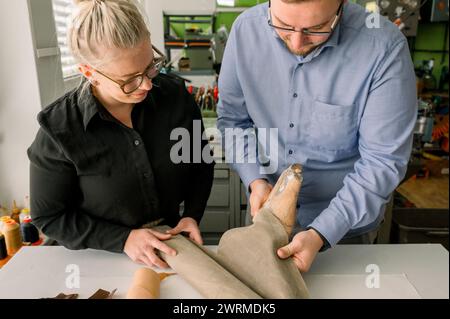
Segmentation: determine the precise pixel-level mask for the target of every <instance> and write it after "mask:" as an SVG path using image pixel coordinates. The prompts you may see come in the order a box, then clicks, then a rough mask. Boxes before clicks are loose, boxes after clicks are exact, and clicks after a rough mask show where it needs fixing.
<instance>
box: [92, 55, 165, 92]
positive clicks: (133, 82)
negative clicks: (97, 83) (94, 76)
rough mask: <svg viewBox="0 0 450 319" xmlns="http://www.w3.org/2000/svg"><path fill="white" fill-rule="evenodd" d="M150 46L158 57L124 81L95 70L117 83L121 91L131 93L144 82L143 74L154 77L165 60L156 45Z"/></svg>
mask: <svg viewBox="0 0 450 319" xmlns="http://www.w3.org/2000/svg"><path fill="white" fill-rule="evenodd" d="M152 48H153V51H155V52H156V53H157V54H158V57H156V58H154V59H153V62H152V64H150V65H149V66H148V67H147V68H146V69H145V71H144V72H142V73H139V74H136V75H134V76H133V77H131V78H129V79H128V80H126V81H121V82H119V81H116V80H114V79H111V78H110V77H109V76H107V75H106V74H104V73H102V72H100V71H98V70H96V72H97V73H99V74H101V75H103V76H104V77H105V78H107V79H109V80H111V81H113V82H114V83H116V84H117V85H119V87H120V88H121V90H122V91H123V93H125V94H131V93H133V92H134V91H136V90H137V89H139V88H140V87H141V85H142V82H144V77H145V76H146V77H148V78H149V79H150V80H152V79H154V78H155V77H156V76H157V75H158V74H159V72H160V71H161V69H162V67H163V66H164V64H165V62H166V57H165V56H164V54H162V53H161V51H159V50H158V49H157V48H156V47H154V46H152Z"/></svg>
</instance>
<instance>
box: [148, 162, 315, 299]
mask: <svg viewBox="0 0 450 319" xmlns="http://www.w3.org/2000/svg"><path fill="white" fill-rule="evenodd" d="M301 173H302V168H301V166H300V165H298V164H296V165H292V166H291V167H289V168H288V169H287V170H286V171H284V172H283V174H282V175H281V177H280V178H279V180H278V182H277V184H276V185H275V187H274V188H273V190H272V192H271V194H270V196H269V198H268V200H267V202H266V203H265V204H264V206H263V208H262V209H261V210H260V212H259V213H258V214H257V216H256V217H255V219H254V224H253V225H251V226H248V227H241V228H236V229H232V230H229V231H227V232H226V233H225V234H224V235H223V236H222V239H221V240H220V243H219V248H218V253H217V254H215V253H212V252H207V251H206V250H204V249H203V248H201V247H199V246H197V245H196V244H195V243H193V242H192V241H190V240H189V239H187V238H185V237H183V236H180V235H177V236H175V237H173V238H172V239H170V240H168V241H165V243H167V244H168V245H169V246H171V247H172V248H174V249H175V250H177V252H178V254H177V256H168V255H165V254H163V253H161V254H162V257H163V259H165V260H166V262H167V263H168V264H169V265H170V266H171V267H172V268H173V269H174V270H175V271H177V272H178V273H179V274H180V275H181V276H182V277H183V278H184V279H185V280H186V281H188V282H189V283H190V284H191V285H192V286H193V287H195V288H196V289H197V290H198V291H199V292H200V293H201V294H202V295H203V296H204V297H206V298H239V299H240V298H260V297H263V298H308V297H309V293H308V290H307V288H306V285H305V283H304V281H303V278H302V276H301V274H300V272H299V270H298V269H297V267H296V266H295V263H294V262H293V260H292V259H291V258H289V259H286V260H281V259H280V258H279V257H278V255H277V250H278V248H280V247H283V246H285V245H287V244H288V240H289V235H290V233H291V231H292V228H293V226H294V224H295V217H296V204H297V197H298V193H299V190H300V187H301V183H302V176H301ZM167 229H168V228H165V227H158V228H157V230H159V231H165V230H167Z"/></svg>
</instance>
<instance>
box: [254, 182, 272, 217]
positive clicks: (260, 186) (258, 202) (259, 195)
mask: <svg viewBox="0 0 450 319" xmlns="http://www.w3.org/2000/svg"><path fill="white" fill-rule="evenodd" d="M272 188H273V186H272V185H270V184H269V183H268V182H267V181H266V180H265V179H256V180H254V181H253V182H252V183H251V184H250V190H251V193H250V198H249V203H250V213H251V214H252V217H255V216H256V214H258V212H259V210H260V208H261V207H262V206H263V205H264V203H265V202H266V200H267V198H268V197H269V194H270V192H271V191H272Z"/></svg>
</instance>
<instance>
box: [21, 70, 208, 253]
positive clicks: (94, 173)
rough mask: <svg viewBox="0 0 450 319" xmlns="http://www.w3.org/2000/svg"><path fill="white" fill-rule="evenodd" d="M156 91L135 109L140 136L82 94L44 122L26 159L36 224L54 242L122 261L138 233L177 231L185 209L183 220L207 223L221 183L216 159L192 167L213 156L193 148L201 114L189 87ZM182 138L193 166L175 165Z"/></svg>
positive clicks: (164, 86) (174, 84)
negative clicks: (159, 224)
mask: <svg viewBox="0 0 450 319" xmlns="http://www.w3.org/2000/svg"><path fill="white" fill-rule="evenodd" d="M154 82H155V83H157V85H158V87H156V86H155V87H154V88H153V89H152V90H151V91H150V92H149V94H148V96H147V98H146V99H145V100H144V101H143V102H142V103H139V104H136V105H135V106H134V108H133V111H132V114H131V117H132V123H133V129H131V128H128V127H127V126H125V125H123V124H122V123H120V122H119V121H117V120H116V119H115V118H114V117H113V116H112V115H111V114H110V113H109V112H108V111H107V110H106V109H105V108H104V107H103V106H102V105H101V104H100V102H99V101H98V100H97V99H96V98H95V97H94V96H93V95H92V93H91V92H90V90H85V92H84V94H81V91H82V90H81V89H80V88H79V89H76V90H74V91H72V92H70V93H68V94H66V95H65V96H63V97H62V98H60V99H59V100H57V101H56V102H54V103H53V104H51V105H50V106H49V107H47V108H45V109H44V110H43V111H42V112H40V113H39V115H38V121H39V123H40V126H41V128H40V130H39V132H38V133H37V136H36V139H35V141H34V142H33V144H32V145H31V147H30V148H29V149H28V156H29V159H30V161H31V168H30V169H31V171H30V178H31V183H30V184H31V192H30V198H31V214H32V218H33V221H34V223H35V224H36V225H37V226H38V227H39V228H40V229H41V230H42V232H43V233H44V234H46V235H47V236H48V237H50V238H52V239H55V240H57V241H58V242H59V243H60V244H62V245H64V246H66V247H67V248H70V249H84V248H93V249H102V250H108V251H113V252H122V251H123V247H124V245H125V241H126V239H127V238H128V235H129V233H130V231H131V230H132V229H136V228H139V227H140V226H142V225H144V224H146V223H149V222H152V221H155V220H158V219H161V218H164V221H165V224H168V225H170V226H172V227H173V226H175V225H176V223H177V222H178V221H179V220H180V218H181V217H180V203H182V202H184V211H183V213H182V217H192V218H194V219H195V220H197V222H200V219H201V218H202V216H203V213H204V210H205V207H206V202H207V200H208V197H209V194H210V191H211V186H212V180H213V173H214V172H213V170H214V162H213V161H212V158H211V157H210V158H201V160H200V161H198V160H197V161H196V162H195V161H192V159H193V158H194V157H195V158H197V159H198V158H199V155H198V154H194V152H201V151H202V150H203V149H205V148H207V149H206V150H209V146H208V145H207V141H205V140H204V139H202V142H201V150H198V149H197V150H196V149H194V148H193V145H197V144H195V143H194V141H193V139H197V141H198V139H199V138H201V136H194V133H195V132H194V128H195V127H196V125H197V126H199V123H200V127H201V132H203V131H204V127H203V123H202V122H201V114H200V110H199V108H198V106H197V105H196V104H195V102H194V100H193V98H192V97H191V96H190V95H189V93H188V92H187V90H186V88H185V86H184V84H183V83H182V82H180V81H178V80H175V79H172V78H170V77H168V76H166V75H163V74H161V75H159V76H158V77H157V78H156V79H155V81H154ZM195 120H197V122H196V123H195ZM199 121H200V122H199ZM176 128H182V129H184V131H185V132H189V133H190V140H188V141H187V142H188V143H187V144H184V146H185V145H187V151H190V154H189V157H188V158H190V159H191V161H190V162H189V163H183V162H181V163H179V164H176V163H174V162H172V160H171V151H172V152H173V149H175V150H176V151H178V149H179V148H177V147H176V146H177V145H179V143H180V136H177V134H175V136H176V138H178V140H171V132H172V131H173V130H174V129H176ZM199 135H200V134H199ZM185 142H186V141H185ZM174 145H175V147H174V148H173V146H174ZM183 150H184V151H186V149H183ZM204 154H209V152H203V155H204ZM200 157H201V156H200Z"/></svg>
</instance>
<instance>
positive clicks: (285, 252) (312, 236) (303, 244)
mask: <svg viewBox="0 0 450 319" xmlns="http://www.w3.org/2000/svg"><path fill="white" fill-rule="evenodd" d="M323 244H324V243H323V240H322V238H321V237H320V235H319V234H318V233H317V232H316V231H315V230H314V229H309V230H307V231H302V232H299V233H298V234H297V235H295V236H294V238H293V239H292V241H291V242H290V243H289V244H287V245H286V246H284V247H281V248H280V249H278V251H277V254H278V257H280V258H281V259H286V258H288V257H291V256H292V258H293V259H294V262H295V265H297V268H298V269H299V270H300V271H301V272H307V271H308V270H309V268H310V267H311V265H312V263H313V261H314V259H315V258H316V255H317V253H318V252H319V250H320V249H321V248H322V246H323Z"/></svg>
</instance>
